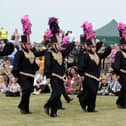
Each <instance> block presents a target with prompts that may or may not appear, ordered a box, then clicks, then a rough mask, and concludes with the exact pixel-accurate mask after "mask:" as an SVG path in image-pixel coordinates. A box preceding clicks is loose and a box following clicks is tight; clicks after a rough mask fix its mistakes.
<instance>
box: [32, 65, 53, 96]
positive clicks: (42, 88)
mask: <svg viewBox="0 0 126 126" xmlns="http://www.w3.org/2000/svg"><path fill="white" fill-rule="evenodd" d="M50 87H51V86H50V84H49V80H47V79H46V76H43V68H41V67H40V69H39V70H38V71H37V72H36V75H35V79H34V92H33V94H35V95H37V94H40V93H42V92H50V90H51V88H50Z"/></svg>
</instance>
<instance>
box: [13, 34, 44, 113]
mask: <svg viewBox="0 0 126 126" xmlns="http://www.w3.org/2000/svg"><path fill="white" fill-rule="evenodd" d="M21 39H22V41H21V50H18V51H17V53H16V54H15V57H14V66H13V69H12V74H13V75H14V77H15V78H16V79H17V82H18V83H19V85H20V86H21V91H22V96H21V100H20V103H19V105H18V108H19V109H20V112H21V113H22V114H31V112H30V110H29V103H30V95H31V92H32V91H33V82H34V75H35V72H36V71H37V70H38V68H39V67H38V66H37V64H36V63H35V57H39V56H42V55H44V52H45V51H44V50H43V51H39V52H38V51H36V50H35V49H34V50H33V49H32V47H31V44H30V43H29V42H28V41H27V37H26V36H21Z"/></svg>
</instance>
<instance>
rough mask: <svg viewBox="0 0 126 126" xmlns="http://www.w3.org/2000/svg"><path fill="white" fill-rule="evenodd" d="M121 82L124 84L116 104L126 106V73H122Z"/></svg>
mask: <svg viewBox="0 0 126 126" xmlns="http://www.w3.org/2000/svg"><path fill="white" fill-rule="evenodd" d="M119 82H120V84H121V86H122V88H121V91H120V94H119V97H118V99H117V101H116V104H117V105H119V106H121V107H126V75H120V79H119Z"/></svg>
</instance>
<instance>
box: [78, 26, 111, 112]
mask: <svg viewBox="0 0 126 126" xmlns="http://www.w3.org/2000/svg"><path fill="white" fill-rule="evenodd" d="M88 26H89V25H88ZM86 28H87V27H86ZM84 30H85V29H84ZM86 30H87V31H88V32H89V29H86ZM92 33H93V31H92V30H91V31H90V32H89V33H87V34H86V35H87V36H85V40H84V42H85V47H86V48H84V51H83V50H81V52H80V54H79V57H78V72H79V74H80V75H81V77H82V80H83V81H82V83H83V90H82V92H81V93H80V94H79V95H78V98H79V102H80V105H81V108H82V109H83V110H84V111H88V112H95V103H96V95H97V90H98V85H99V76H100V61H101V59H102V58H105V57H107V56H108V55H109V54H110V52H111V48H110V47H108V48H106V50H105V52H104V53H102V54H98V53H97V51H98V49H99V48H100V47H101V45H102V44H101V43H98V44H97V45H96V44H95V41H94V35H93V34H92ZM92 35H93V36H92ZM90 36H91V37H90Z"/></svg>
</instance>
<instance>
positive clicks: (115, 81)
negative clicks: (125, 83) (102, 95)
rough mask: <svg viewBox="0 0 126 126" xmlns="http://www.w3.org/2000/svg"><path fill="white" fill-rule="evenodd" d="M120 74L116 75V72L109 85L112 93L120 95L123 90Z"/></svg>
mask: <svg viewBox="0 0 126 126" xmlns="http://www.w3.org/2000/svg"><path fill="white" fill-rule="evenodd" d="M118 80H119V75H116V74H115V73H113V74H112V82H111V83H110V86H109V91H110V95H116V96H118V95H119V94H120V91H121V84H120V83H119V81H118Z"/></svg>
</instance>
